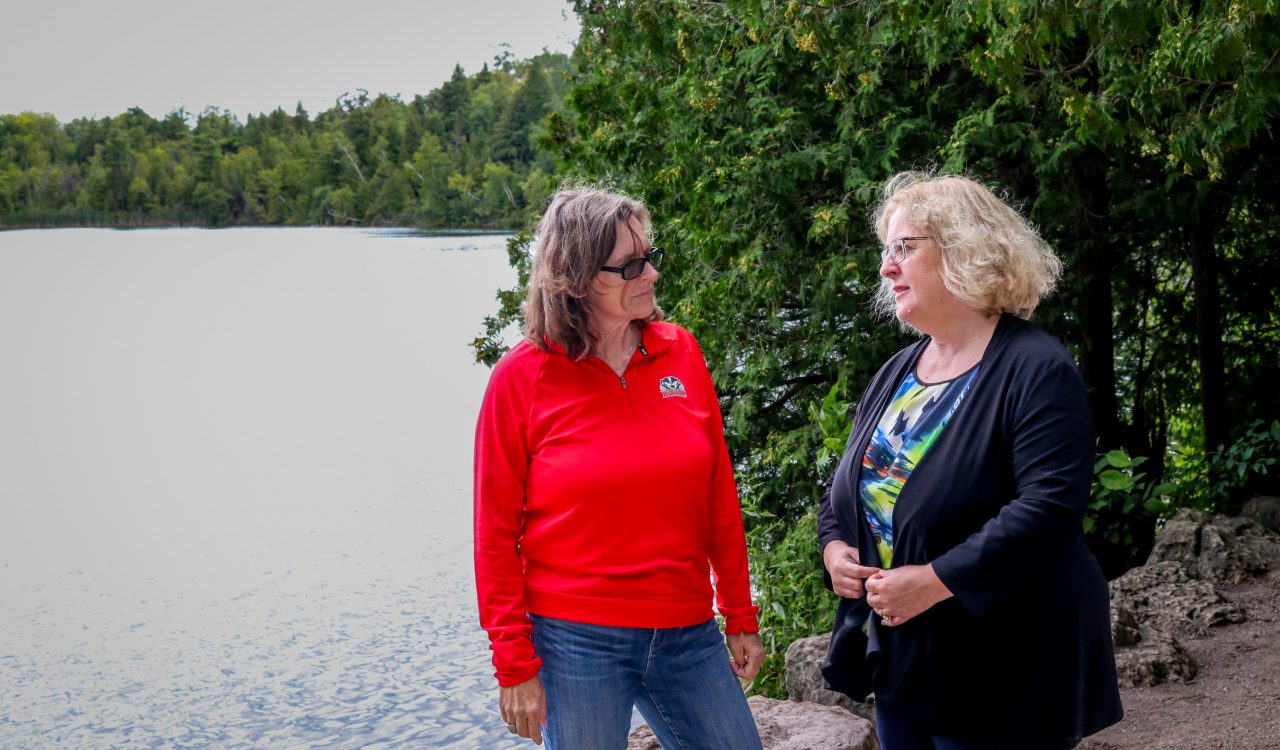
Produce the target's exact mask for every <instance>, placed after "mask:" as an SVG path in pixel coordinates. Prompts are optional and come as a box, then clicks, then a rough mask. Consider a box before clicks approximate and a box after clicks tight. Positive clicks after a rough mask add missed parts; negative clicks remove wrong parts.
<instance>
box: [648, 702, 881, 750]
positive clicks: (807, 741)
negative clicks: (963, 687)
mask: <svg viewBox="0 0 1280 750" xmlns="http://www.w3.org/2000/svg"><path fill="white" fill-rule="evenodd" d="M747 705H748V706H750V707H751V715H752V716H754V717H755V720H756V726H757V727H759V729H760V741H761V743H762V744H763V745H764V750H876V748H877V743H876V737H875V732H874V731H873V730H872V728H871V724H870V722H868V721H866V720H865V719H862V718H859V717H857V716H854V715H853V714H851V713H849V712H848V711H845V710H844V709H842V708H836V707H835V706H819V705H817V704H814V703H797V702H795V701H780V700H773V699H772V698H765V697H763V696H759V695H754V696H752V697H751V698H750V699H748V700H747ZM627 750H662V745H661V744H659V743H658V740H657V738H656V737H654V736H653V732H652V731H651V730H650V729H649V727H647V726H641V727H638V728H637V729H636V730H635V731H634V732H632V733H631V736H630V737H629V738H628V742H627Z"/></svg>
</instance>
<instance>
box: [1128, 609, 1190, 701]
mask: <svg viewBox="0 0 1280 750" xmlns="http://www.w3.org/2000/svg"><path fill="white" fill-rule="evenodd" d="M1111 635H1112V638H1113V639H1114V640H1115V645H1116V677H1117V679H1118V680H1119V682H1120V684H1121V685H1122V686H1124V687H1137V686H1146V687H1150V686H1154V685H1159V684H1160V683H1162V682H1165V681H1166V680H1172V681H1174V682H1188V681H1190V680H1191V679H1192V678H1194V677H1195V676H1196V663H1195V660H1194V659H1192V658H1191V654H1189V653H1187V650H1186V649H1184V648H1183V647H1182V644H1180V643H1178V640H1177V639H1176V638H1174V637H1173V634H1172V633H1169V632H1167V631H1164V630H1158V629H1156V628H1152V627H1147V626H1144V625H1140V624H1139V623H1138V620H1137V618H1136V617H1134V614H1133V613H1132V612H1130V611H1129V610H1127V609H1123V608H1117V607H1116V606H1114V605H1112V607H1111Z"/></svg>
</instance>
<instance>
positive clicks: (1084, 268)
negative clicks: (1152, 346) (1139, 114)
mask: <svg viewBox="0 0 1280 750" xmlns="http://www.w3.org/2000/svg"><path fill="white" fill-rule="evenodd" d="M1087 157H1088V158H1086V159H1082V160H1080V161H1079V162H1077V164H1076V165H1075V167H1074V168H1073V170H1072V174H1071V179H1070V181H1071V182H1072V183H1074V187H1075V189H1076V190H1078V191H1079V192H1078V193H1077V194H1078V195H1079V196H1080V203H1079V207H1078V213H1077V216H1076V222H1075V230H1076V231H1075V235H1076V246H1077V248H1079V254H1078V256H1077V262H1076V266H1075V273H1076V277H1077V281H1078V283H1079V286H1080V302H1079V304H1080V307H1079V314H1080V323H1081V328H1082V331H1081V333H1082V334H1083V335H1082V336H1081V340H1080V374H1081V375H1082V376H1083V377H1084V382H1085V385H1086V386H1087V387H1088V390H1089V406H1090V409H1091V410H1092V412H1093V424H1094V429H1095V430H1097V434H1098V447H1099V448H1100V449H1101V450H1104V451H1105V450H1109V449H1111V448H1116V447H1119V446H1121V445H1122V444H1123V427H1122V425H1121V424H1120V417H1119V411H1120V409H1119V405H1118V402H1117V400H1116V369H1115V341H1114V329H1113V326H1112V320H1111V314H1112V308H1113V299H1112V292H1111V276H1112V272H1113V270H1114V268H1115V264H1116V263H1117V262H1118V261H1119V260H1120V258H1119V257H1118V254H1119V253H1120V252H1121V249H1120V248H1122V247H1123V243H1120V244H1119V245H1118V246H1117V245H1111V244H1109V243H1108V242H1107V228H1106V223H1107V222H1106V219H1107V209H1108V204H1109V203H1110V194H1109V192H1108V190H1107V180H1106V172H1105V169H1106V167H1105V164H1104V159H1103V158H1102V156H1101V155H1100V154H1096V153H1089V154H1088V155H1087Z"/></svg>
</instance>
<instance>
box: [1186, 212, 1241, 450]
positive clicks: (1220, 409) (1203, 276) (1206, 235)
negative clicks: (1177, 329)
mask: <svg viewBox="0 0 1280 750" xmlns="http://www.w3.org/2000/svg"><path fill="white" fill-rule="evenodd" d="M1215 198H1216V195H1215V194H1214V193H1213V191H1212V189H1211V190H1210V192H1209V194H1208V195H1207V196H1206V197H1205V198H1204V199H1203V200H1201V201H1199V202H1198V205H1197V207H1196V208H1197V210H1196V212H1195V216H1193V217H1192V219H1191V221H1192V224H1191V236H1190V238H1189V240H1190V245H1191V285H1192V297H1193V300H1194V303H1195V316H1196V341H1197V344H1198V346H1197V350H1198V351H1197V354H1198V355H1199V360H1200V403H1201V405H1202V408H1203V410H1204V449H1205V453H1206V454H1208V453H1210V452H1212V451H1216V450H1217V449H1218V446H1220V445H1225V444H1226V442H1227V440H1228V439H1229V438H1230V429H1231V427H1230V419H1229V415H1228V414H1227V390H1226V388H1227V386H1226V375H1225V372H1224V366H1223V351H1222V292H1221V290H1220V289H1219V286H1218V258H1217V252H1216V251H1215V249H1214V241H1215V238H1216V236H1217V232H1218V221H1219V217H1218V210H1217V208H1218V207H1217V201H1216V200H1215Z"/></svg>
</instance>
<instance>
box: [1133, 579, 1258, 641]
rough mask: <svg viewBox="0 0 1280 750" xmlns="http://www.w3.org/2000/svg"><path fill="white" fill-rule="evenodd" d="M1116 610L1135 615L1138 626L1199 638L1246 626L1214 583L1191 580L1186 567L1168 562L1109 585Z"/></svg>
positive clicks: (1242, 618)
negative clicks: (1227, 626) (1209, 632)
mask: <svg viewBox="0 0 1280 750" xmlns="http://www.w3.org/2000/svg"><path fill="white" fill-rule="evenodd" d="M1109 588H1110V590H1111V602H1112V606H1113V608H1114V609H1113V611H1114V610H1126V611H1128V612H1130V613H1132V615H1133V617H1134V619H1135V621H1136V622H1137V624H1138V625H1145V626H1147V627H1150V628H1153V629H1155V630H1164V631H1167V632H1169V633H1171V634H1174V635H1181V636H1191V637H1200V636H1203V635H1204V634H1205V631H1206V629H1207V628H1210V627H1213V626H1214V625H1224V624H1226V623H1232V622H1244V620H1245V615H1244V612H1243V611H1241V609H1240V608H1239V607H1237V606H1236V605H1234V604H1232V603H1231V602H1229V601H1227V600H1226V599H1224V598H1222V595H1221V594H1219V593H1218V590H1217V589H1216V588H1214V586H1213V584H1212V583H1209V582H1208V581H1201V580H1197V579H1195V578H1192V577H1191V574H1190V573H1189V572H1188V570H1187V568H1186V567H1184V566H1183V564H1181V563H1178V562H1174V561H1166V562H1158V563H1154V564H1150V563H1149V564H1147V565H1143V566H1141V567H1138V568H1134V569H1132V570H1130V571H1129V572H1128V573H1125V574H1124V575H1122V576H1120V577H1119V578H1117V579H1115V580H1114V581H1112V582H1111V583H1110V584H1109Z"/></svg>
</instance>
